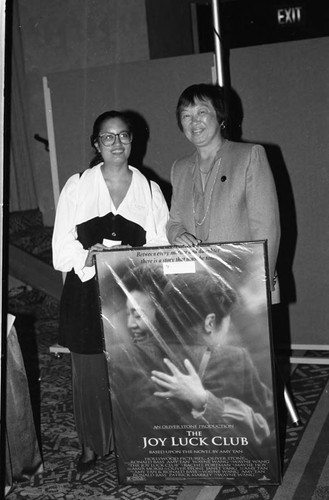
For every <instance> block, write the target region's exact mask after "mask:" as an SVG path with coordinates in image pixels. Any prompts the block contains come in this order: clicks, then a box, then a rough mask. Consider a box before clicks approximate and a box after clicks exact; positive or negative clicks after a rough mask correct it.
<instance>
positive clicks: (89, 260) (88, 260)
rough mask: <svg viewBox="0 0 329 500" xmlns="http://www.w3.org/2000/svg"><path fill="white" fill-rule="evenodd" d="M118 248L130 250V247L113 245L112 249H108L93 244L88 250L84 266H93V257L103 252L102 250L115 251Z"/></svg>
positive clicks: (104, 246)
mask: <svg viewBox="0 0 329 500" xmlns="http://www.w3.org/2000/svg"><path fill="white" fill-rule="evenodd" d="M118 248H131V245H113V246H112V247H108V246H106V245H103V243H95V245H92V246H91V247H90V248H89V249H88V255H87V258H86V262H85V266H86V267H91V266H93V265H94V258H93V257H94V255H96V254H97V253H99V252H103V250H116V249H118Z"/></svg>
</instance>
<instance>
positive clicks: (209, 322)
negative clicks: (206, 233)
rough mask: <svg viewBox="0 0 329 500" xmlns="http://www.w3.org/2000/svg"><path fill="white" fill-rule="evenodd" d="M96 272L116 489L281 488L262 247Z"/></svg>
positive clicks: (146, 260) (152, 259) (150, 259)
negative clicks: (179, 486)
mask: <svg viewBox="0 0 329 500" xmlns="http://www.w3.org/2000/svg"><path fill="white" fill-rule="evenodd" d="M96 267H97V275H98V283H99V297H100V308H101V316H102V322H103V326H104V345H105V350H106V354H107V364H108V374H109V385H110V394H111V405H112V413H113V432H114V442H115V453H116V458H117V465H118V475H119V482H120V483H121V484H188V485H198V484H199V485H200V484H201V485H206V484H209V485H216V484H221V485H223V484H235V485H239V484H241V485H242V484H244V485H260V484H264V485H268V484H278V483H280V466H279V449H278V430H277V417H276V406H275V394H274V384H273V381H274V377H273V354H272V344H271V324H270V316H269V304H270V303H269V293H270V291H269V282H268V268H267V248H266V242H263V241H260V242H247V243H230V244H211V245H200V246H196V247H159V248H147V247H143V248H138V249H136V248H131V249H119V250H109V251H105V252H102V253H100V254H98V255H97V259H96Z"/></svg>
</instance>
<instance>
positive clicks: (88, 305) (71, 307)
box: [58, 271, 104, 354]
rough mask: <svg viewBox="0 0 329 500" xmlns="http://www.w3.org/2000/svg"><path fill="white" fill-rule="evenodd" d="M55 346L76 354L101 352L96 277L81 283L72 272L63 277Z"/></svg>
mask: <svg viewBox="0 0 329 500" xmlns="http://www.w3.org/2000/svg"><path fill="white" fill-rule="evenodd" d="M58 343H59V344H60V345H62V346H65V347H68V348H69V349H70V351H72V352H75V353H79V354H100V353H102V352H103V350H104V341H103V328H102V323H101V311H100V301H99V296H98V286H97V280H96V277H94V278H92V279H91V280H89V281H85V282H82V281H81V280H80V278H79V276H78V275H77V274H75V272H74V271H70V272H69V273H67V275H66V279H65V283H64V288H63V293H62V297H61V303H60V320H59V336H58Z"/></svg>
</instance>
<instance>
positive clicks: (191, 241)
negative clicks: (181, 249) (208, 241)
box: [173, 232, 202, 247]
mask: <svg viewBox="0 0 329 500" xmlns="http://www.w3.org/2000/svg"><path fill="white" fill-rule="evenodd" d="M200 243H202V241H201V240H199V239H198V238H196V237H195V236H194V235H193V234H191V233H188V232H185V233H183V234H181V235H180V236H177V238H176V239H175V241H174V242H173V244H174V245H179V246H182V245H187V246H189V247H194V246H196V245H199V244H200Z"/></svg>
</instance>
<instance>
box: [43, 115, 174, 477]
mask: <svg viewBox="0 0 329 500" xmlns="http://www.w3.org/2000/svg"><path fill="white" fill-rule="evenodd" d="M132 139H133V134H132V127H131V123H130V121H129V119H128V117H127V116H126V115H125V113H122V112H118V111H107V112H105V113H103V114H101V115H100V116H99V117H98V118H97V119H96V121H95V123H94V127H93V132H92V135H91V145H92V147H93V148H94V150H95V156H94V158H93V159H92V161H91V163H90V167H89V168H88V169H86V170H85V171H84V172H82V173H77V174H74V175H73V176H71V177H70V178H69V179H68V181H67V182H66V184H65V186H64V188H63V190H62V192H61V194H60V198H59V202H58V207H57V211H56V219H55V225H54V233H53V241H52V244H53V265H54V268H55V269H57V270H59V271H62V272H65V273H67V275H66V279H65V284H64V288H63V293H62V297H61V304H60V322H59V339H58V341H59V343H60V344H61V345H63V346H66V347H68V348H69V350H70V352H71V361H72V387H73V409H74V416H75V422H76V428H77V433H78V438H79V442H80V445H81V447H82V453H81V455H80V456H79V459H78V462H77V470H78V471H79V472H87V471H88V470H90V469H91V468H93V467H94V466H95V463H96V460H97V457H102V456H105V455H107V454H108V453H109V452H110V449H111V417H110V406H109V389H108V383H107V382H108V381H107V367H106V362H105V355H104V352H103V351H104V345H103V337H102V328H101V316H100V310H99V302H98V293H97V283H96V276H95V262H94V256H95V255H96V254H97V252H101V251H103V250H104V249H106V248H108V247H112V248H113V247H114V246H118V245H119V246H132V247H139V246H144V245H148V246H162V245H168V240H167V237H166V223H167V221H168V207H167V204H166V201H165V199H164V196H163V194H162V192H161V190H160V188H159V186H158V185H157V184H156V183H155V182H153V181H151V182H149V181H148V180H147V179H146V177H144V175H143V174H141V172H140V171H139V170H137V169H136V168H134V167H132V166H130V165H129V163H128V158H129V155H130V151H131V142H132Z"/></svg>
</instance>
